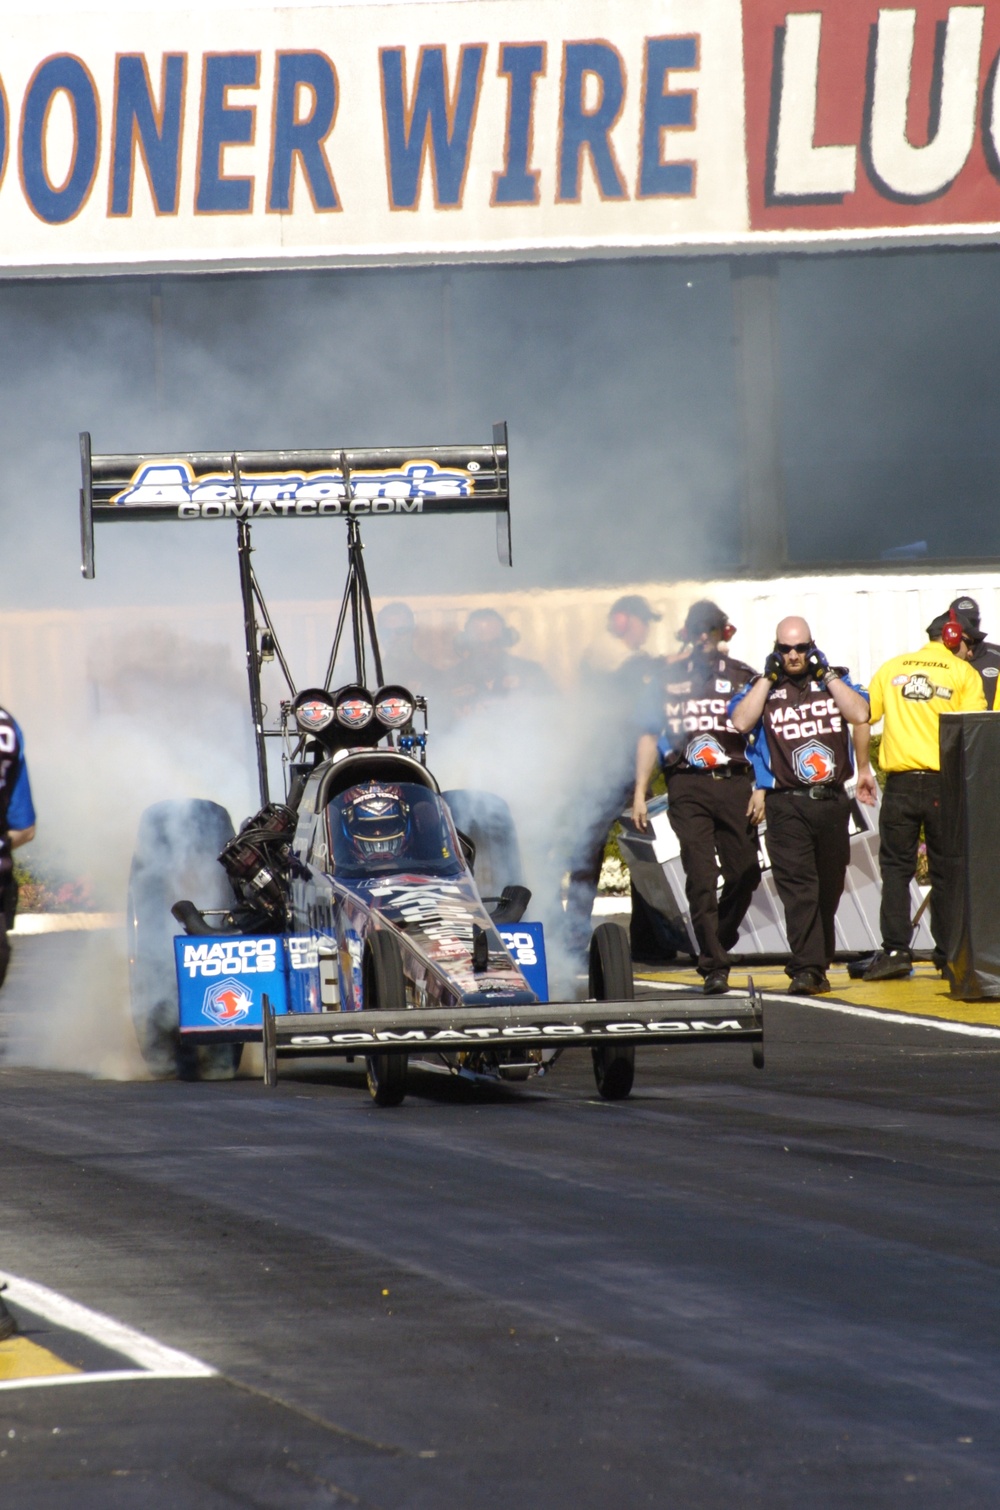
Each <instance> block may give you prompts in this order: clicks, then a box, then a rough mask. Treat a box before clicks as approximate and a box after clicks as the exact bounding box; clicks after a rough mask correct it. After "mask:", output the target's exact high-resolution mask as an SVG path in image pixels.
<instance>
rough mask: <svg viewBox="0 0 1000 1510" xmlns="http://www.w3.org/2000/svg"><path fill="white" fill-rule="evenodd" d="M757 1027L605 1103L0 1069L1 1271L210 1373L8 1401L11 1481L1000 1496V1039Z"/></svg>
mask: <svg viewBox="0 0 1000 1510" xmlns="http://www.w3.org/2000/svg"><path fill="white" fill-rule="evenodd" d="M37 957H38V958H39V959H40V958H41V948H40V946H39V947H38V954H37ZM31 979H32V976H31V972H30V970H26V969H25V967H24V956H23V954H22V971H21V976H20V981H21V986H20V987H19V989H21V991H22V993H23V991H24V990H25V989H27V987H28V986H30V983H31ZM26 983H27V985H26ZM4 1000H6V997H5V998H4ZM22 1004H23V997H22ZM0 1006H3V1002H0ZM767 1026H768V1046H767V1067H766V1068H765V1069H764V1070H763V1071H755V1070H754V1069H753V1068H752V1066H751V1062H750V1051H749V1048H748V1047H747V1046H745V1045H741V1046H737V1045H731V1046H724V1047H722V1048H709V1047H708V1046H706V1047H704V1048H697V1047H695V1048H688V1047H686V1046H684V1047H681V1046H678V1047H676V1048H671V1049H668V1050H666V1051H657V1050H650V1051H647V1052H646V1053H645V1054H644V1055H642V1054H640V1059H639V1070H638V1074H637V1083H636V1090H635V1093H634V1095H633V1097H632V1099H631V1100H630V1101H628V1102H626V1103H619V1104H605V1103H602V1102H600V1101H599V1100H598V1099H597V1097H596V1095H595V1092H594V1084H593V1078H592V1074H591V1070H590V1066H589V1056H587V1055H586V1053H585V1052H583V1053H577V1054H575V1055H571V1054H567V1055H566V1056H565V1057H564V1059H563V1061H562V1062H561V1064H560V1065H559V1067H558V1069H557V1070H556V1072H555V1074H554V1075H553V1076H552V1077H551V1078H550V1079H548V1080H546V1081H543V1082H535V1083H534V1084H532V1085H530V1086H527V1087H517V1088H511V1089H509V1090H505V1091H501V1092H498V1093H484V1092H480V1091H477V1090H474V1089H472V1090H469V1089H463V1088H462V1087H461V1086H457V1085H455V1084H454V1083H452V1082H448V1081H445V1080H442V1079H438V1078H435V1077H430V1076H423V1077H419V1078H418V1077H416V1076H414V1077H413V1084H412V1091H411V1095H410V1096H409V1097H408V1099H407V1101H406V1102H405V1103H404V1105H403V1106H401V1107H399V1108H397V1109H393V1110H387V1111H380V1110H378V1109H376V1108H375V1107H374V1106H372V1105H371V1104H370V1102H369V1100H368V1097H367V1094H366V1092H365V1091H364V1090H363V1088H362V1085H361V1082H360V1079H359V1077H358V1076H357V1075H356V1074H355V1073H354V1072H353V1071H351V1070H348V1069H340V1070H335V1071H332V1072H321V1071H317V1070H309V1071H306V1070H305V1069H302V1070H296V1069H294V1068H292V1067H290V1066H289V1065H288V1064H287V1063H286V1064H285V1065H284V1066H283V1067H282V1078H281V1081H280V1084H279V1086H278V1088H277V1090H276V1091H273V1092H268V1091H266V1090H265V1089H264V1088H263V1087H262V1086H261V1085H260V1084H259V1083H257V1082H255V1081H252V1080H240V1081H236V1082H234V1083H230V1084H223V1085H189V1084H179V1083H158V1084H157V1083H150V1082H147V1083H114V1082H109V1081H101V1080H95V1079H89V1078H86V1077H83V1076H78V1075H77V1076H74V1075H67V1074H53V1073H46V1072H42V1071H38V1070H30V1069H21V1068H14V1067H4V1068H0V1232H2V1241H0V1268H4V1269H6V1270H8V1271H11V1272H13V1273H15V1274H18V1275H21V1276H23V1277H25V1278H29V1279H31V1280H33V1281H36V1282H38V1283H41V1284H44V1285H47V1286H50V1287H52V1288H53V1289H55V1290H58V1291H60V1292H62V1293H63V1294H65V1295H68V1296H71V1297H72V1298H73V1299H74V1300H77V1301H80V1302H83V1303H84V1304H86V1305H89V1306H92V1307H94V1308H96V1309H98V1310H100V1311H103V1312H106V1313H108V1314H110V1315H112V1316H114V1317H117V1318H119V1319H120V1320H122V1321H124V1322H127V1323H128V1324H130V1325H131V1326H133V1327H136V1328H139V1329H141V1330H142V1331H144V1332H146V1333H148V1334H150V1335H151V1336H153V1337H155V1338H157V1339H158V1340H159V1341H161V1342H163V1343H166V1344H169V1345H170V1346H172V1347H174V1348H179V1349H182V1350H184V1351H186V1352H188V1353H191V1354H193V1355H194V1356H195V1357H196V1358H198V1359H201V1360H203V1361H205V1362H206V1363H208V1364H211V1365H212V1366H213V1367H214V1368H216V1369H217V1370H218V1371H219V1377H217V1378H205V1379H190V1380H155V1379H146V1380H141V1381H139V1382H132V1383H121V1384H114V1383H91V1384H87V1383H81V1384H78V1385H76V1386H75V1387H72V1388H67V1387H62V1388H55V1387H49V1388H34V1389H23V1390H22V1389H15V1390H9V1391H6V1392H4V1393H0V1504H2V1505H3V1506H4V1507H10V1510H36V1507H38V1510H41V1507H45V1510H50V1507H51V1510H57V1507H58V1510H63V1507H67V1510H68V1507H70V1506H72V1507H74V1510H91V1507H93V1510H119V1507H129V1510H131V1507H139V1506H141V1507H156V1510H160V1507H163V1510H166V1507H170V1510H186V1507H189V1506H190V1507H197V1510H203V1507H204V1510H215V1507H219V1510H222V1507H232V1506H252V1507H258V1506H259V1507H272V1506H273V1507H282V1510H299V1507H303V1510H304V1507H309V1510H312V1507H320V1506H348V1505H360V1506H366V1507H374V1506H378V1507H383V1510H389V1507H420V1510H423V1507H427V1510H438V1507H442V1510H443V1507H449V1510H454V1507H465V1506H476V1507H478V1506H486V1505H488V1506H491V1507H498V1510H505V1507H511V1510H515V1507H517V1510H524V1507H529V1510H533V1507H549V1506H552V1507H556V1506H558V1507H563V1506H571V1507H573V1510H589V1507H595V1510H597V1507H601V1510H606V1507H614V1510H617V1507H619V1506H620V1507H626V1506H628V1507H634V1506H638V1505H654V1506H664V1507H666V1506H670V1507H688V1506H691V1507H723V1506H725V1507H727V1510H732V1507H733V1506H741V1507H742V1506H762V1507H763V1506H767V1507H776V1506H780V1507H784V1506H788V1507H795V1510H801V1507H804V1506H809V1507H815V1506H823V1507H825V1506H845V1507H846V1506H850V1507H852V1510H853V1507H857V1506H886V1507H893V1510H896V1507H907V1506H911V1505H912V1506H921V1507H923V1506H948V1507H949V1510H954V1507H961V1510H968V1507H978V1506H983V1507H987V1506H988V1507H990V1510H994V1507H995V1506H996V1505H997V1504H998V1503H1000V1423H998V1413H997V1408H996V1407H997V1401H998V1396H1000V1362H998V1349H997V1342H998V1338H1000V1285H998V1273H997V1271H998V1268H1000V1204H998V1200H997V1194H998V1177H1000V1126H998V1120H997V1082H998V1075H1000V1039H996V1038H994V1039H976V1038H963V1037H959V1036H956V1035H954V1034H949V1033H945V1032H942V1031H940V1030H939V1029H936V1028H933V1027H912V1026H903V1025H899V1024H896V1023H892V1022H885V1021H881V1020H878V1021H874V1020H870V1019H863V1018H856V1017H849V1016H840V1015H837V1014H835V1013H831V1012H827V1011H823V1010H820V1009H817V1008H814V1007H809V1006H804V1005H795V1004H791V1003H784V1004H781V1005H773V1006H770V1007H769V1009H768V1022H767ZM20 1319H21V1321H22V1325H23V1326H24V1329H25V1331H26V1332H27V1333H28V1335H29V1336H32V1335H34V1336H35V1337H36V1338H37V1340H39V1341H40V1342H43V1343H45V1344H46V1345H56V1344H57V1343H58V1339H55V1342H53V1339H52V1338H51V1337H48V1336H47V1335H46V1333H45V1328H44V1325H43V1324H42V1323H39V1322H38V1321H37V1320H35V1319H33V1318H32V1317H30V1316H26V1315H22V1316H21V1318H20ZM71 1350H72V1349H71V1348H70V1350H69V1351H67V1348H66V1345H65V1340H64V1342H63V1356H66V1357H69V1352H70V1351H71ZM76 1361H77V1362H78V1363H81V1364H83V1363H86V1359H84V1358H82V1357H81V1358H80V1359H77V1360H76Z"/></svg>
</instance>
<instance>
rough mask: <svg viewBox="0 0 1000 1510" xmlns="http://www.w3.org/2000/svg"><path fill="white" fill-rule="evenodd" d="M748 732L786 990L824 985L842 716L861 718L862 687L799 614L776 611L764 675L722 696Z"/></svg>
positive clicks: (848, 758)
mask: <svg viewBox="0 0 1000 1510" xmlns="http://www.w3.org/2000/svg"><path fill="white" fill-rule="evenodd" d="M729 717H730V719H731V721H732V723H733V727H734V728H736V729H738V730H739V731H740V733H742V734H745V735H747V736H748V743H749V748H750V751H751V757H752V759H753V762H754V767H755V771H756V778H757V785H758V786H759V787H763V788H764V789H765V791H766V797H765V810H766V816H767V852H768V854H769V856H770V859H771V870H772V873H773V875H774V884H775V886H776V887H777V891H778V896H779V897H780V898H781V905H782V907H783V908H784V912H785V932H786V934H787V935H788V947H789V950H790V951H791V957H790V959H789V961H788V964H787V965H786V966H785V970H786V972H787V974H788V975H789V976H790V977H791V983H790V985H789V987H788V989H789V992H790V993H791V994H793V995H797V996H819V995H821V994H822V993H823V992H825V991H829V989H830V982H829V981H828V980H827V975H826V972H827V969H828V968H829V964H830V961H831V960H832V959H833V955H834V949H835V934H834V919H835V917H836V915H837V907H838V905H839V902H840V898H841V894H842V892H843V890H844V877H845V875H846V873H847V865H848V861H849V859H850V836H849V830H848V825H849V820H850V811H851V808H850V801H849V799H848V797H847V794H846V792H845V790H844V784H845V782H847V781H849V780H850V778H851V776H852V775H853V774H854V752H853V749H852V746H851V735H850V731H849V728H848V725H849V724H867V723H868V718H869V705H868V696H867V694H866V693H865V691H864V690H863V689H862V688H860V687H857V686H855V684H854V683H853V682H852V681H851V680H850V678H849V676H848V674H847V667H846V666H831V665H830V663H829V662H828V660H827V658H826V656H825V655H824V654H823V652H822V651H821V650H819V649H817V647H816V644H815V642H814V640H813V637H812V631H811V630H810V628H809V625H808V624H807V623H806V621H805V619H799V618H789V619H782V621H781V623H780V624H779V625H778V628H777V631H776V634H775V642H774V649H773V650H772V652H771V654H770V655H769V656H768V658H767V660H766V661H765V662H764V674H763V676H761V677H758V679H757V680H756V681H755V682H754V683H753V685H752V686H749V687H746V688H744V690H743V691H742V692H740V693H737V695H736V696H735V697H734V698H733V700H732V701H731V703H730V704H729Z"/></svg>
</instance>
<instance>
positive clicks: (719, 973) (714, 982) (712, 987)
mask: <svg viewBox="0 0 1000 1510" xmlns="http://www.w3.org/2000/svg"><path fill="white" fill-rule="evenodd" d="M701 989H702V991H703V992H704V993H705V995H706V996H725V994H726V992H727V991H728V990H729V971H728V970H709V972H708V974H707V975H706V976H705V981H704V984H703V985H702V988H701Z"/></svg>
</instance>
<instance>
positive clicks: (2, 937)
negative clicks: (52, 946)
mask: <svg viewBox="0 0 1000 1510" xmlns="http://www.w3.org/2000/svg"><path fill="white" fill-rule="evenodd" d="M5 863H6V864H7V865H9V864H10V861H9V860H7V861H6V862H5ZM17 894H18V885H17V882H16V881H15V880H14V872H13V869H11V870H10V871H8V873H7V875H6V876H4V875H3V867H2V866H0V986H2V985H3V983H4V980H5V979H6V977H7V967H8V966H9V964H10V939H9V938H8V937H7V935H8V932H9V930H10V929H11V928H13V926H14V914H15V913H16V912H17Z"/></svg>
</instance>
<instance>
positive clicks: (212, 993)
mask: <svg viewBox="0 0 1000 1510" xmlns="http://www.w3.org/2000/svg"><path fill="white" fill-rule="evenodd" d="M252 1009H253V997H252V996H251V995H250V992H249V991H248V990H247V988H246V986H244V985H243V983H242V981H238V980H230V979H227V980H220V981H217V982H216V983H215V985H214V986H209V988H208V990H207V991H206V992H205V999H204V1001H203V1002H202V1007H201V1011H202V1016H203V1017H207V1018H208V1019H209V1021H211V1022H214V1023H216V1024H217V1025H218V1026H219V1027H224V1028H229V1027H232V1026H233V1025H234V1024H235V1023H238V1022H242V1021H243V1020H244V1018H246V1017H249V1016H250V1012H251V1010H252Z"/></svg>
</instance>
